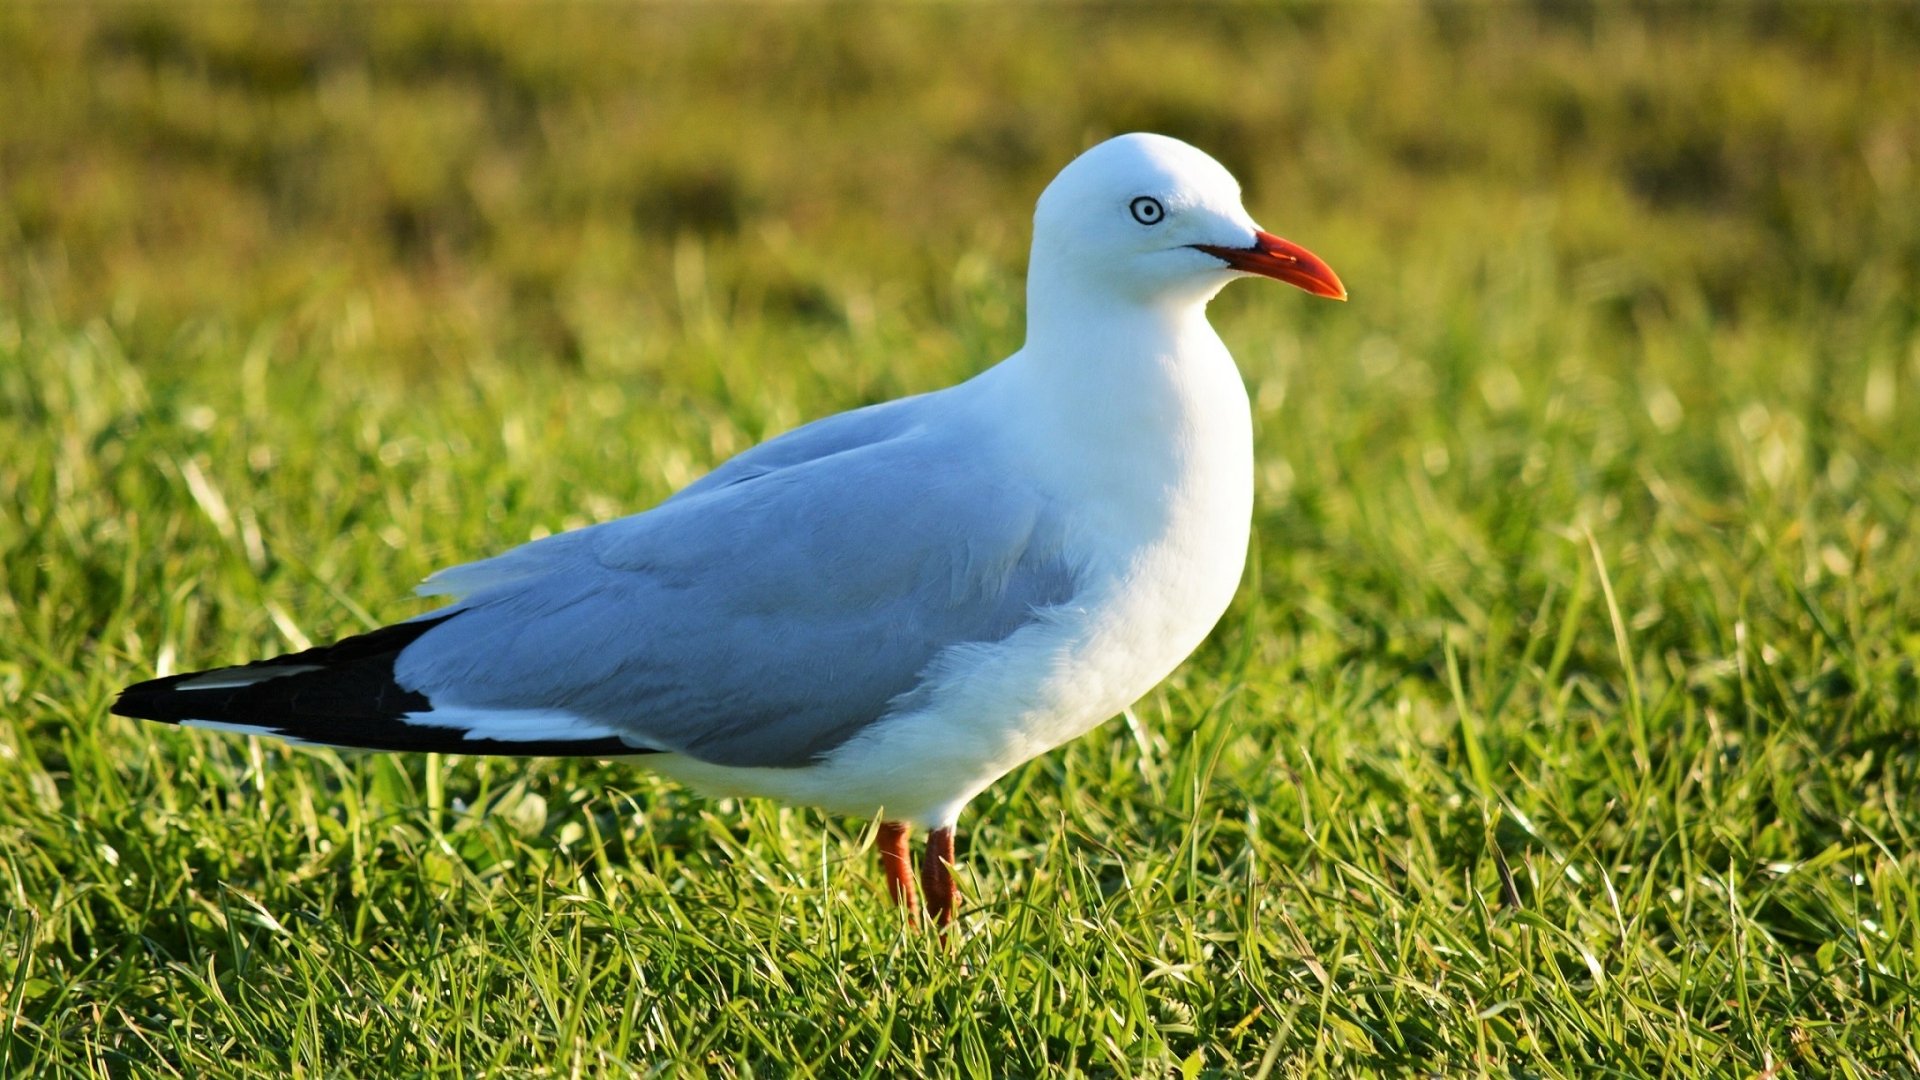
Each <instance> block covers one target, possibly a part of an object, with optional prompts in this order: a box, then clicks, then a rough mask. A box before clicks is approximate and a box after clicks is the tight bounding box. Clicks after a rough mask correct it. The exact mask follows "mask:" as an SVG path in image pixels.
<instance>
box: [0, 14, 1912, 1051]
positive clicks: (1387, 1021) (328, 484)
mask: <svg viewBox="0 0 1920 1080" xmlns="http://www.w3.org/2000/svg"><path fill="white" fill-rule="evenodd" d="M0 100H4V101H5V102H7V103H8V107H7V108H6V110H5V111H6V113H7V115H8V121H7V122H6V123H5V124H0V552H4V559H5V561H4V581H5V589H4V591H3V592H0V627H3V628H4V633H0V706H3V708H0V897H4V899H0V1022H3V1023H4V1028H0V1075H5V1076H55V1077H77V1076H97V1075H98V1076H116V1077H119V1076H146V1075H153V1076H167V1075H181V1076H195V1077H200V1076H266V1075H270V1076H284V1075H298V1076H370V1075H449V1076H455V1075H458V1076H466V1075H477V1074H501V1075H580V1074H594V1075H630V1074H647V1075H653V1074H665V1075H678V1074H683V1073H686V1074H702V1073H704V1074H709V1075H715V1076H748V1075H752V1076H781V1075H822V1076H843V1075H845V1076H851V1075H869V1076H883V1075H921V1074H924V1075H993V1076H1013V1075H1019V1076H1027V1075H1035V1076H1037V1075H1127V1076H1144V1075H1165V1074H1169V1073H1175V1074H1179V1075H1181V1076H1242V1075H1253V1076H1260V1075H1265V1076H1293V1075H1315V1074H1325V1073H1336V1074H1354V1073H1363V1072H1378V1073H1387V1074H1395V1073H1407V1072H1429V1071H1430V1072H1435V1073H1443V1074H1450V1075H1451V1074H1473V1073H1486V1074H1512V1075H1529V1076H1587V1075H1623V1076H1635V1075H1671V1076H1722V1075H1726V1076H1754V1075H1772V1076H1781V1075H1796V1076H1829V1075H1832V1076H1872V1075H1886V1074H1911V1073H1914V1072H1920V1053H1917V1052H1916V1050H1915V1049H1914V1045H1915V1037H1916V1023H1917V1021H1916V1018H1915V1012H1914V1011H1915V1007H1916V998H1915V987H1916V980H1920V962H1917V961H1916V957H1920V910H1917V905H1916V895H1915V894H1916V890H1917V889H1920V853H1916V847H1915V838H1916V833H1917V832H1920V807H1916V805H1915V804H1914V802H1913V793H1914V792H1915V791H1916V790H1920V734H1917V733H1916V732H1917V731H1920V704H1917V701H1920V674H1916V667H1915V665H1916V661H1920V585H1917V584H1916V583H1920V537H1916V534H1915V530H1914V528H1913V525H1914V522H1915V521H1916V520H1920V511H1917V508H1916V501H1917V500H1920V469H1917V468H1916V466H1915V462H1916V461H1920V306H1917V305H1916V303H1915V300H1914V297H1915V296H1916V295H1920V149H1916V148H1920V19H1916V17H1915V15H1914V13H1913V9H1911V8H1906V7H1895V6H1891V5H1889V6H1879V7H1873V6H1860V7H1838V6H1812V5H1809V6H1792V5H1761V6H1753V7H1746V8H1737V9H1736V8H1729V9H1698V8H1690V7H1689V8H1681V7H1669V6H1653V7H1649V8H1645V9H1623V8H1622V9H1615V8H1560V7H1552V8H1548V7H1539V8H1535V7H1519V6H1497V7H1478V6H1440V7H1433V8H1411V7H1397V6H1396V7H1386V6H1381V7H1363V8H1353V9H1347V8H1332V7H1326V8H1323V7H1318V6H1287V7H1282V8H1278V9H1272V10H1269V9H1260V8H1221V9H1206V10H1203V11H1194V12H1182V13H1178V14H1162V13H1159V12H1156V11H1152V10H1146V9H1133V8H1128V9H1124V10H1110V9H1099V8H1048V9H1042V10H1021V9H1000V8H995V9H991V10H982V9H974V8H963V7H932V8H916V9H913V10H910V11H896V10H890V9H867V8H852V9H846V8H840V9H826V10H815V9H799V10H788V9H785V8H774V9H763V8H744V9H724V10H714V9H705V8H614V7H603V6H566V7H562V6H555V5H538V6H527V7H514V6H506V5H487V6H479V7H473V8H454V7H445V6H433V7H415V8H379V9H367V8H343V9H334V8H328V7H321V6H313V7H301V8H295V9H284V10H283V9H269V8H260V9H255V8H251V7H245V6H238V5H222V6H201V7H184V8H166V7H145V6H125V7H121V6H107V5H100V6H82V7H68V6H51V5H49V6H39V5H8V6H6V7H4V8H0ZM1140 127H1145V128H1153V129H1159V130H1164V131H1167V132H1169V133H1171V134H1175V135H1180V136H1183V137H1186V138H1189V139H1190V140H1192V141H1194V142H1196V143H1198V144H1199V145H1201V146H1203V147H1205V148H1207V149H1209V150H1211V151H1213V152H1215V153H1216V154H1217V155H1218V156H1220V157H1221V158H1222V159H1223V160H1225V161H1226V162H1227V163H1228V164H1229V165H1230V166H1232V167H1233V168H1234V169H1235V170H1236V171H1237V172H1238V173H1239V174H1240V175H1241V176H1242V177H1243V178H1244V179H1245V180H1246V182H1247V185H1248V192H1249V205H1250V206H1251V207H1252V209H1253V211H1254V213H1255V214H1256V215H1257V216H1258V217H1260V218H1261V220H1263V222H1265V223H1266V224H1267V225H1268V227H1270V228H1272V229H1274V230H1275V231H1277V232H1280V233H1281V234H1283V235H1287V236H1290V237H1292V238H1294V239H1297V240H1299V241H1301V242H1303V243H1305V244H1307V245H1308V246H1310V247H1311V248H1313V249H1314V250H1316V251H1317V252H1319V253H1321V254H1322V255H1324V256H1325V257H1326V258H1327V259H1328V260H1329V261H1330V262H1331V263H1332V264H1333V265H1334V266H1335V267H1336V268H1337V269H1338V270H1339V271H1340V273H1341V275H1342V277H1343V278H1344V279H1345V280H1346V282H1347V283H1348V285H1349V286H1350V287H1351V288H1352V290H1353V294H1354V301H1353V303H1351V304H1349V305H1346V306H1344V307H1342V306H1336V305H1328V304H1317V303H1311V302H1308V301H1306V300H1305V299H1304V298H1301V297H1298V296H1295V295H1292V294H1290V293H1286V292H1285V291H1283V290H1280V289H1277V288H1276V289H1260V288H1257V287H1255V286H1251V285H1242V286H1238V287H1236V288H1235V289H1234V290H1231V291H1230V293H1229V295H1227V296H1226V297H1224V298H1223V299H1222V300H1221V301H1220V302H1219V303H1218V304H1217V305H1216V323H1217V324H1218V325H1219V326H1220V327H1221V329H1222V332H1223V334H1224V336H1225V337H1226V338H1227V339H1228V341H1229V343H1230V344H1231V345H1232V346H1233V347H1234V349H1235V353H1236V355H1237V356H1238V358H1239V359H1240V361H1241V364H1242V368H1243V370H1244V372H1245V374H1246V377H1247V380H1248V384H1249V388H1250V390H1251V392H1252V395H1253V398H1254V401H1255V403H1256V423H1257V425H1258V444H1259V466H1258V471H1257V477H1258V485H1259V489H1258V492H1257V500H1258V511H1257V521H1256V531H1257V536H1256V543H1255V545H1254V555H1253V559H1252V563H1251V565H1250V567H1249V570H1248V575H1247V582H1246V585H1245V587H1244V588H1243V590H1242V592H1241V595H1240V597H1239V598H1238V600H1237V601H1236V603H1235V606H1234V608H1233V609H1232V611H1231V612H1230V613H1229V614H1228V616H1227V618H1226V619H1225V621H1224V622H1223V623H1222V625H1221V627H1220V628H1219V630H1218V631H1217V632H1216V633H1215V634H1214V636H1213V638H1212V639H1211V640H1210V641H1209V643H1208V644H1207V645H1206V646H1205V647H1204V648H1203V649H1202V650H1201V651H1200V653H1199V654H1198V655H1196V656H1195V657H1194V659H1193V660H1192V661H1191V662H1190V663H1188V664H1187V665H1186V666H1185V667H1184V668H1183V669H1182V670H1181V671H1180V672H1179V673H1178V674H1176V675H1175V676H1174V677H1173V678H1172V679H1171V680H1169V682H1168V683H1166V684H1165V685H1164V686H1163V687H1161V688H1160V689H1158V690H1156V691H1155V692H1154V693H1153V694H1152V695H1150V696H1149V697H1148V698H1147V699H1146V700H1144V701H1142V702H1141V703H1140V704H1139V705H1138V706H1137V707H1136V709H1135V710H1134V713H1133V715H1132V720H1131V722H1130V723H1126V724H1122V723H1115V724H1111V725H1109V726H1107V727H1103V728H1101V729H1100V730H1098V731H1097V732H1095V733H1094V734H1092V735H1089V736H1088V737H1086V738H1084V739H1082V740H1080V741H1078V742H1077V743H1075V744H1073V745H1072V746H1070V747H1068V748H1066V749H1065V750H1063V751H1060V752H1056V753H1054V754H1052V755H1049V756H1047V757H1045V758H1043V759H1041V760H1039V761H1036V762H1034V763H1032V764H1030V765H1028V766H1026V767H1025V768H1023V769H1021V770H1019V771H1018V772H1016V773H1015V774H1013V775H1012V776H1010V777H1008V778H1007V779H1006V780H1004V781H1003V782H1001V783H1000V784H999V785H997V786H996V787H995V788H994V789H993V790H992V791H990V792H989V793H988V794H986V795H985V796H983V797H982V798H980V799H979V800H978V801H977V802H976V803H975V804H974V806H973V808H972V809H971V810H970V812H969V813H968V815H967V816H966V818H965V819H964V821H963V823H962V824H963V829H964V832H963V834H962V848H961V857H962V862H963V864H964V865H963V867H962V880H963V883H964V886H965V889H966V891H967V893H968V895H969V898H970V900H969V903H970V907H969V915H968V917H967V930H966V933H965V934H964V935H962V936H961V937H960V938H959V939H958V941H957V943H956V944H955V945H954V947H952V948H951V949H946V948H942V947H941V946H940V945H939V944H937V943H936V942H935V941H934V940H932V939H931V938H930V937H928V936H927V935H925V934H923V933H920V932H916V931H915V930H913V929H911V928H909V927H906V926H903V925H902V924H901V923H900V922H899V921H898V920H897V919H896V918H895V917H894V916H893V915H892V914H890V912H889V911H888V909H887V907H886V904H885V901H884V895H883V892H882V890H881V885H880V879H879V877H878V875H877V873H876V872H875V871H874V869H873V867H872V865H871V852H870V850H869V849H868V837H867V834H866V832H865V831H864V830H865V829H866V825H865V823H862V822H852V821H840V820H828V819H824V818H822V817H820V816H818V815H816V814H813V813H811V812H807V811H798V810H789V809H781V808H777V807H774V806H770V805H759V804H745V805H734V804H728V803H710V802H705V801H702V800H700V799H697V798H695V797H693V796H691V795H688V794H687V793H685V792H683V791H680V790H678V789H676V788H673V787H672V786H670V785H667V784H665V783H661V782H657V781H655V780H654V779H652V778H650V777H649V776H648V775H647V774H645V773H644V772H641V771H638V770H634V769H631V768H626V767H620V766H612V765H596V764H592V763H574V762H553V761H540V762H532V763H519V762H506V761H497V760H475V759H466V760H461V759H434V758H393V757H381V756H347V755H338V754H334V753H332V752H322V751H305V750H293V749H289V748H287V747H285V746H283V745H280V744H278V743H275V742H271V741H258V740H241V739H233V738H227V737H221V736H217V735H207V734H199V733H183V732H181V731H177V730H174V729H170V728H163V727H159V726H143V725H139V724H135V723H132V722H128V721H123V720H120V719H118V718H109V717H108V716H106V714H105V706H106V704H107V702H108V701H109V700H110V698H111V695H112V694H113V692H114V691H115V690H116V689H117V688H118V687H119V686H121V685H124V684H125V683H127V682H130V681H133V680H135V679H139V678H143V677H146V676H148V675H149V674H151V673H153V672H155V671H174V670H184V669H187V668H190V667H201V666H210V665H216V664H221V663H228V662H234V661H238V660H242V659H246V658H250V657H258V656H261V655H265V654H268V653H271V652H275V651H282V650H286V649H291V648H297V647H301V646H304V645H306V644H308V643H309V642H316V641H321V640H325V639H327V638H329V637H331V636H334V635H338V634H344V633H349V632H353V631H356V630H359V629H362V628H365V627H368V626H371V625H375V624H376V623H378V622H381V621H385V620H389V619H394V618H399V617H404V616H406V615H409V614H412V613H413V612H415V611H417V610H420V607H421V605H420V604H419V602H417V601H412V600H409V599H408V598H407V590H408V589H409V588H410V587H411V585H412V584H413V583H414V582H415V581H416V580H417V579H419V578H420V577H421V576H423V575H424V574H425V573H427V572H428V571H430V570H432V569H433V568H435V567H438V566H441V565H445V564H447V563H450V562H454V561H459V560H463V559H466V558H470V557H474V556H477V555H480V554H484V553H487V552H491V551H494V550H498V549H499V548H501V547H503V546H505V545H507V544H510V543H513V542H516V541H519V540H523V539H526V538H528V537H530V536H534V535H540V534H542V533H545V532H548V531H552V530H557V529H561V528H565V527H569V526H573V525H578V524H582V523H585V522H588V521H593V520H600V519H604V518H607V517H611V516H615V515H618V514H620V513H623V512H626V511H629V510H632V509H636V508H641V507H645V506H647V505H649V504H651V503H652V502H654V501H655V500H657V499H659V498H661V497H663V496H664V495H666V494H667V493H668V492H670V491H671V490H673V489H674V488H675V487H677V486H678V485H680V484H682V483H685V482H686V481H687V480H689V479H691V478H692V477H694V476H697V475H699V474H700V472H701V471H703V470H704V469H706V468H707V467H709V466H711V465H712V464H713V463H715V462H716V461H718V460H720V459H722V458H724V457H726V456H727V455H729V454H731V453H733V452H736V451H738V450H740V449H742V448H744V447H746V446H748V445H750V444H751V443H753V442H755V441H757V440H758V439H760V438H762V437H764V436H766V435H768V434H771V433H774V432H777V431H779V430H783V429H785V428H788V427H791V426H793V425H794V424H797V423H800V422H802V421H804V420H806V419H809V418H812V417H815V416H819V415H823V414H826V413H829V412H832V411H835V410H839V409H843V408H848V407H851V406H855V405H858V404H862V403H865V402H869V401H873V400H878V399H882V398H887V397H892V396H895V395H898V394H901V393H905V392H911V391H914V390H920V389H927V388H931V387H935V386H939V385H943V384H946V383H948V382H951V381H954V380H956V379H959V378H963V377H965V376H966V375H967V374H969V373H971V372H973V371H975V370H978V369H979V368H980V367H981V366H983V365H984V364H986V363H989V362H991V361H992V360H994V359H997V358H998V357H999V356H1001V355H1004V354H1005V353H1006V352H1007V351H1009V350H1011V349H1012V348H1013V347H1015V346H1016V345H1017V344H1018V341H1019V336H1020V288H1021V268H1022V267H1021V264H1022V256H1023V247H1024V244H1025V220H1026V215H1027V213H1028V210H1029V208H1030V205H1031V200H1032V198H1033V196H1034V195H1035V194H1036V193H1037V191H1038V189H1039V187H1040V186H1041V185H1042V184H1043V183H1044V182H1045V180H1046V179H1047V177H1048V176H1050V175H1051V173H1052V171H1053V170H1054V169H1056V168H1057V167H1058V166H1059V165H1060V164H1061V163H1063V162H1064V161H1066V160H1067V159H1068V158H1070V157H1071V156H1072V154H1073V153H1075V152H1076V151H1077V150H1078V149H1080V148H1081V147H1083V146H1084V145H1086V144H1087V143H1089V142H1090V141H1091V140H1092V139H1094V138H1096V137H1098V136H1100V135H1104V134H1109V133H1112V132H1115V131H1120V130H1127V129H1131V128H1140Z"/></svg>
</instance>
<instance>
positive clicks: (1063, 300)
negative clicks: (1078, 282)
mask: <svg viewBox="0 0 1920 1080" xmlns="http://www.w3.org/2000/svg"><path fill="white" fill-rule="evenodd" d="M1028 295H1029V297H1030V303H1031V306H1030V308H1029V315H1028V318H1029V323H1028V330H1027V341H1026V345H1025V346H1024V347H1023V348H1021V350H1020V351H1019V352H1017V353H1015V354H1014V355H1013V356H1011V357H1009V358H1008V359H1007V360H1006V361H1004V362H1003V363H1001V364H1000V365H998V366H997V367H995V368H994V369H993V370H992V371H990V372H988V373H987V374H986V375H984V376H982V378H981V379H980V380H979V381H980V383H981V384H982V385H981V387H980V390H981V394H982V396H981V399H980V400H981V401H982V403H983V404H984V405H985V406H986V407H987V408H988V409H989V410H992V411H993V412H994V413H996V414H997V415H999V416H1001V417H1002V418H1003V419H1004V418H1007V417H1016V418H1018V420H1019V423H1016V424H1005V425H1002V426H1001V430H1003V431H1009V432H1014V433H1016V434H1013V435H1011V436H1009V437H1010V438H1013V439H1017V440H1020V441H1021V445H1020V447H1019V452H1020V453H1021V456H1022V457H1023V458H1024V462H1023V467H1025V468H1026V469H1027V470H1029V471H1030V473H1031V474H1032V475H1035V476H1036V477H1042V478H1047V483H1048V486H1050V487H1055V488H1058V489H1059V490H1061V491H1074V492H1078V493H1084V494H1085V495H1087V496H1094V497H1096V498H1097V499H1098V500H1100V501H1104V502H1106V503H1108V504H1110V505H1112V506H1113V507H1114V508H1115V510H1116V511H1118V512H1121V513H1123V514H1124V515H1126V516H1127V517H1129V518H1131V519H1133V520H1138V521H1141V522H1143V523H1144V522H1147V521H1148V520H1150V519H1151V518H1153V517H1154V516H1155V515H1157V514H1158V513H1159V512H1160V509H1161V508H1164V507H1166V506H1168V505H1170V500H1171V501H1172V502H1184V501H1187V500H1189V499H1191V498H1194V497H1200V496H1202V495H1205V497H1207V498H1208V499H1212V497H1213V496H1212V494H1211V493H1214V492H1219V491H1223V490H1227V491H1232V490H1235V489H1246V490H1250V489H1251V483H1252V472H1251V470H1252V422H1251V417H1250V415H1249V410H1248V406H1247V394H1246V387H1245V385H1244V384H1243V383H1242V382H1241V379H1240V373H1239V371H1238V370H1237V369H1236V368H1235V367H1234V364H1233V358H1232V357H1231V356H1229V355H1228V353H1227V350H1226V346H1225V345H1223V344H1222V343H1221V341H1220V338H1219V336H1218V335H1216V334H1215V333H1214V332H1213V328H1212V327H1211V326H1210V325H1208V323H1207V319H1206V307H1205V302H1204V298H1200V299H1189V300H1187V301H1186V302H1178V303H1176V302H1160V303H1152V304H1141V303H1134V302H1132V301H1131V300H1129V299H1126V298H1116V297H1112V296H1106V297H1102V296H1099V295H1095V294H1092V293H1085V292H1076V291H1074V290H1073V289H1072V288H1071V287H1070V286H1062V285H1060V284H1059V283H1057V282H1054V283H1048V282H1038V283H1036V284H1035V286H1034V287H1030V288H1029V292H1028ZM1245 498H1246V493H1245V491H1240V492H1239V493H1237V494H1234V495H1233V496H1232V499H1231V501H1232V502H1234V503H1235V504H1236V505H1237V504H1238V503H1239V502H1241V501H1244V499H1245Z"/></svg>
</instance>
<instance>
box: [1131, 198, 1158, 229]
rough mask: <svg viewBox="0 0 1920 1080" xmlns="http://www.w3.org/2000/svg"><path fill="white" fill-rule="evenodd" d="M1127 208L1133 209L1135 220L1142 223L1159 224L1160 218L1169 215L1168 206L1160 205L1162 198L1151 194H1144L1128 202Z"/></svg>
mask: <svg viewBox="0 0 1920 1080" xmlns="http://www.w3.org/2000/svg"><path fill="white" fill-rule="evenodd" d="M1127 209H1129V210H1131V211H1133V220H1135V221H1137V222H1139V223H1140V224H1142V225H1158V224H1160V220H1161V219H1162V218H1164V217H1166V216H1167V208H1166V207H1164V206H1162V205H1160V200H1159V199H1156V198H1154V197H1153V196H1151V195H1142V196H1140V197H1139V198H1137V199H1135V200H1133V202H1132V203H1130V204H1128V206H1127Z"/></svg>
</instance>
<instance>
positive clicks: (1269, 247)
mask: <svg viewBox="0 0 1920 1080" xmlns="http://www.w3.org/2000/svg"><path fill="white" fill-rule="evenodd" d="M1193 247H1194V248H1195V249H1196V250H1199V251H1204V252H1206V253H1207V254H1209V255H1211V256H1213V257H1214V258H1216V259H1219V260H1220V261H1221V262H1224V263H1226V264H1227V265H1228V266H1231V267H1233V268H1234V269H1235V270H1241V271H1245V272H1246V273H1249V274H1259V275H1260V276H1261V277H1270V278H1273V279H1274V280H1276V281H1284V282H1286V283H1287V284H1289V285H1292V286H1294V287H1295V288H1300V289H1305V290H1306V291H1308V292H1310V293H1312V294H1313V295H1315V296H1324V297H1326V298H1327V299H1329V300H1345V299H1346V298H1347V287H1346V286H1345V285H1342V284H1340V278H1339V276H1338V275H1337V274H1335V273H1334V272H1333V267H1331V266H1328V265H1327V264H1326V263H1323V262H1321V261H1320V257H1319V256H1318V255H1315V254H1314V253H1313V252H1311V251H1308V250H1307V249H1306V248H1303V247H1301V246H1300V245H1299V244H1296V243H1293V242H1292V241H1289V240H1282V239H1280V238H1279V237H1277V236H1275V235H1273V234H1272V233H1265V232H1258V231H1256V232H1255V233H1254V234H1253V246H1252V247H1246V248H1230V247H1216V246H1214V245H1212V244H1194V245H1193Z"/></svg>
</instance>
